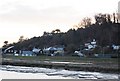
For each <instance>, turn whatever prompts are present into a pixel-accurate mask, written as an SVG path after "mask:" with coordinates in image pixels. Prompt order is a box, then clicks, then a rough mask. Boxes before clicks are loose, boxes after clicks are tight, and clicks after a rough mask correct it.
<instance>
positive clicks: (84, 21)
mask: <svg viewBox="0 0 120 81" xmlns="http://www.w3.org/2000/svg"><path fill="white" fill-rule="evenodd" d="M91 24H92V20H91V18H88V17H85V18H83V19H82V20H81V22H80V23H78V25H74V27H75V28H86V27H89V26H90V25H91Z"/></svg>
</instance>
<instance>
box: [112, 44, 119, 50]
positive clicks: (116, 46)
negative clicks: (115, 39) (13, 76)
mask: <svg viewBox="0 0 120 81" xmlns="http://www.w3.org/2000/svg"><path fill="white" fill-rule="evenodd" d="M112 48H113V50H119V49H120V46H118V45H112Z"/></svg>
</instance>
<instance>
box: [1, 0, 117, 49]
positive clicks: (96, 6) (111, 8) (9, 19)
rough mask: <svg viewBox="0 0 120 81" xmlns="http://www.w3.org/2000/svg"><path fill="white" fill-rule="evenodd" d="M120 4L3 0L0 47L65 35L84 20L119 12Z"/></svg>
mask: <svg viewBox="0 0 120 81" xmlns="http://www.w3.org/2000/svg"><path fill="white" fill-rule="evenodd" d="M118 1H119V0H0V47H1V46H2V45H3V42H4V41H6V40H8V41H9V43H11V42H16V41H18V39H19V37H20V36H21V35H23V36H24V37H28V38H31V37H34V36H41V35H42V34H43V32H44V31H48V32H51V31H52V30H54V29H57V28H58V29H60V30H61V31H63V32H66V31H67V30H69V29H70V28H72V27H73V25H75V24H77V23H79V22H80V20H81V19H82V18H84V17H92V16H93V15H95V14H97V13H113V12H117V7H118Z"/></svg>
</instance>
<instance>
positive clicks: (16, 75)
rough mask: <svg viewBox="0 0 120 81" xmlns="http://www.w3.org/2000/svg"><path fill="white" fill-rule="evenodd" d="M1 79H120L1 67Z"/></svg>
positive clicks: (17, 67) (39, 69) (103, 74)
mask: <svg viewBox="0 0 120 81" xmlns="http://www.w3.org/2000/svg"><path fill="white" fill-rule="evenodd" d="M0 79H119V77H118V74H110V73H99V72H85V71H69V70H64V69H49V68H39V67H23V66H11V65H0Z"/></svg>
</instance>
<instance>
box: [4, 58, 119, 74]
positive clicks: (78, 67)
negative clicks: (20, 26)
mask: <svg viewBox="0 0 120 81" xmlns="http://www.w3.org/2000/svg"><path fill="white" fill-rule="evenodd" d="M2 65H13V66H26V67H43V68H54V69H65V70H73V71H90V72H102V73H116V74H118V73H119V71H120V69H119V68H118V67H117V66H118V65H115V66H116V67H115V66H114V65H113V67H112V66H109V65H110V64H107V65H106V64H93V63H74V62H73V63H72V62H52V61H33V60H32V61H30V60H20V59H19V60H11V59H2Z"/></svg>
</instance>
